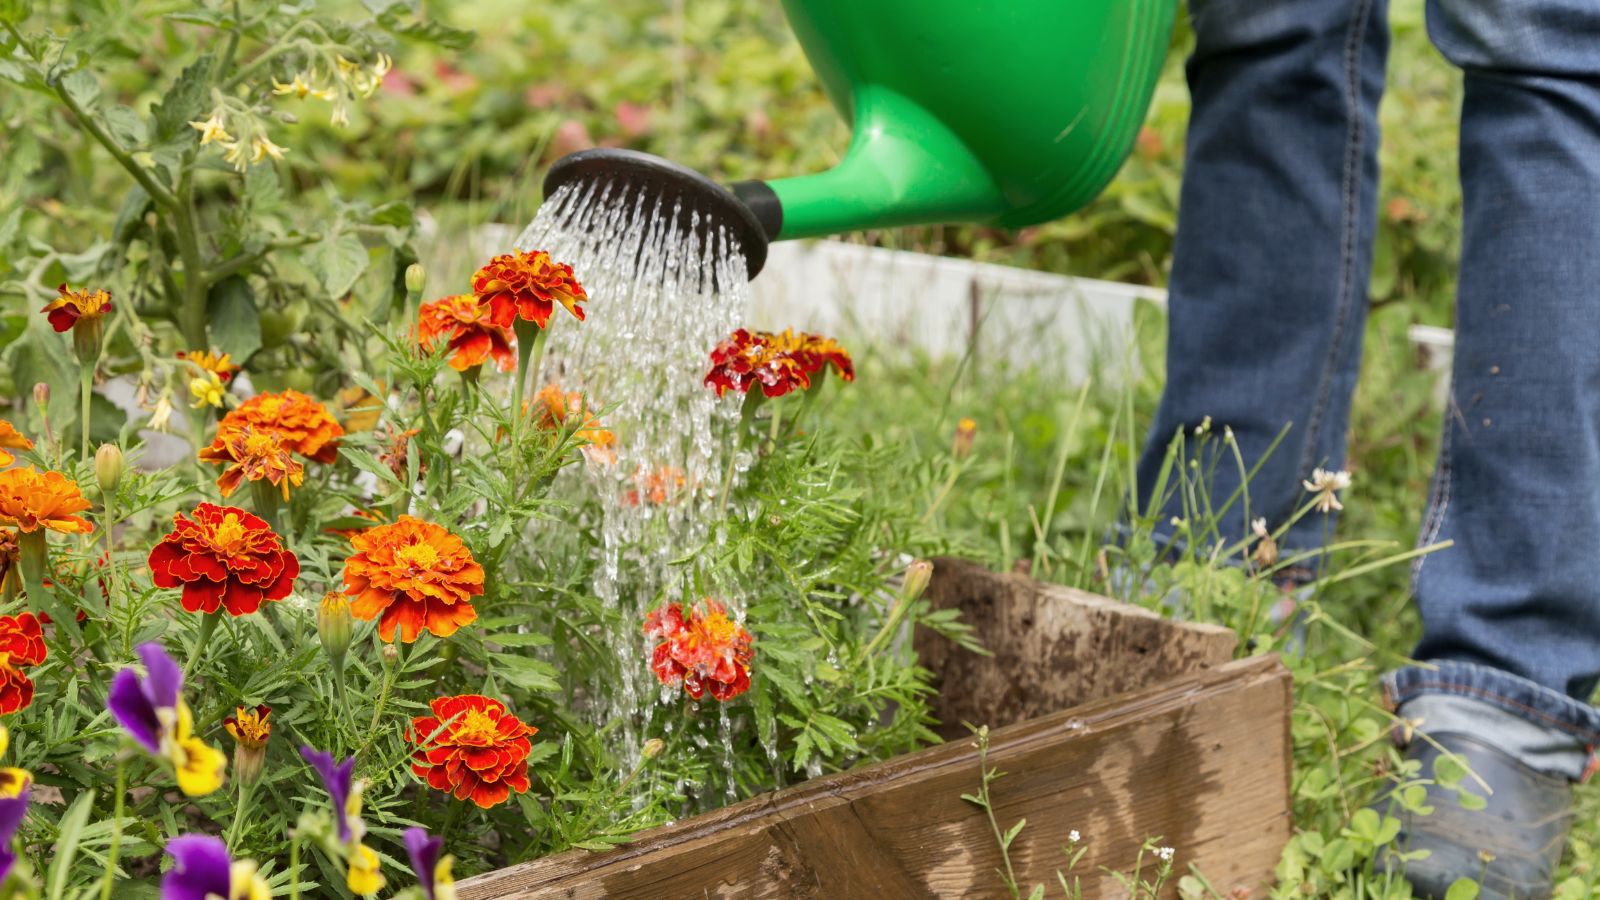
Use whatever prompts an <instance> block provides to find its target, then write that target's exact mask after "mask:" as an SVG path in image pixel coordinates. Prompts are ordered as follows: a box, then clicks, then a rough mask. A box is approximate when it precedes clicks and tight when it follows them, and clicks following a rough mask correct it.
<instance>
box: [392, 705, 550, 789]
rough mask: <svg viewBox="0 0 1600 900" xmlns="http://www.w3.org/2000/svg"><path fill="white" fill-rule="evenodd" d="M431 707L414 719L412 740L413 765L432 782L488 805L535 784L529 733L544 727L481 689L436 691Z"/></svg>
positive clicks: (409, 738)
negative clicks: (449, 692) (520, 717)
mask: <svg viewBox="0 0 1600 900" xmlns="http://www.w3.org/2000/svg"><path fill="white" fill-rule="evenodd" d="M428 707H429V709H431V710H433V715H431V716H417V717H416V718H414V719H412V720H411V727H410V728H409V729H408V730H407V731H406V740H407V741H410V742H411V743H413V744H416V745H418V746H417V749H416V750H415V751H414V752H413V753H412V754H411V771H412V772H414V773H416V775H417V777H418V778H421V779H423V780H425V781H427V782H428V786H429V787H431V788H433V789H434V790H438V791H447V792H449V793H450V794H451V795H452V796H454V797H455V798H456V799H457V800H471V801H472V802H473V803H476V804H478V806H479V807H481V808H483V809H488V808H489V807H491V806H494V805H496V804H498V803H504V802H505V801H506V800H507V799H509V798H510V797H511V792H512V791H516V792H517V793H519V794H521V793H525V792H526V791H527V790H528V789H529V788H530V787H531V786H532V785H531V783H530V782H529V780H528V754H529V753H530V752H531V751H532V750H533V744H532V742H531V741H529V740H528V738H530V737H532V736H533V735H535V734H538V733H539V729H537V728H534V727H533V726H532V725H525V724H523V723H522V722H521V721H520V720H518V719H517V717H516V716H514V715H512V714H511V713H510V712H509V711H507V710H506V705H505V704H504V703H501V702H500V701H499V700H491V699H489V698H488V697H484V696H481V695H479V694H461V695H460V696H456V697H436V698H434V700H433V702H431V703H429V704H428ZM445 723H449V724H445Z"/></svg>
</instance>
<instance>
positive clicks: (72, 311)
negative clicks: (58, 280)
mask: <svg viewBox="0 0 1600 900" xmlns="http://www.w3.org/2000/svg"><path fill="white" fill-rule="evenodd" d="M56 293H58V294H60V296H59V297H57V298H56V299H54V300H51V301H50V302H49V303H46V304H45V306H44V309H42V310H40V312H43V313H45V318H47V319H48V320H49V321H50V327H51V328H54V329H55V330H56V331H71V330H72V329H73V327H75V326H76V325H77V324H78V321H79V320H80V319H81V320H83V321H84V322H93V321H95V320H97V319H99V318H100V317H101V316H103V315H105V314H106V313H108V312H111V294H110V293H108V292H106V291H91V290H88V289H84V290H81V291H74V290H70V289H68V288H67V286H66V285H64V284H63V285H61V286H60V287H58V288H56Z"/></svg>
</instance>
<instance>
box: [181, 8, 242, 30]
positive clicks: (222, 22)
mask: <svg viewBox="0 0 1600 900" xmlns="http://www.w3.org/2000/svg"><path fill="white" fill-rule="evenodd" d="M166 18H167V19H168V20H170V21H173V22H190V23H193V24H195V25H209V26H211V27H212V28H222V27H224V26H226V25H231V24H232V23H233V19H232V18H231V17H228V16H224V15H223V14H222V13H220V12H217V11H216V10H211V9H186V10H183V11H181V12H172V13H167V15H166Z"/></svg>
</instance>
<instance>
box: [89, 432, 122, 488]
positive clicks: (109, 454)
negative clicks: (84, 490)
mask: <svg viewBox="0 0 1600 900" xmlns="http://www.w3.org/2000/svg"><path fill="white" fill-rule="evenodd" d="M94 477H95V479H96V480H97V481H99V482H100V491H101V493H106V494H109V493H111V492H112V491H114V490H116V489H117V485H118V484H119V483H121V481H122V448H121V447H118V446H117V445H116V444H101V445H100V449H98V450H96V451H95V452H94Z"/></svg>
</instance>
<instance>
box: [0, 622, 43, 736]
mask: <svg viewBox="0 0 1600 900" xmlns="http://www.w3.org/2000/svg"><path fill="white" fill-rule="evenodd" d="M46 655H47V651H46V650H45V646H44V630H43V629H42V628H40V627H39V620H38V619H36V618H34V615H33V613H30V612H25V613H23V614H21V615H18V616H0V715H4V714H6V713H14V712H16V711H17V710H19V709H25V708H27V706H28V705H29V704H30V703H32V702H33V680H32V679H30V678H29V677H28V676H27V674H26V673H24V672H23V671H22V668H23V667H24V666H36V665H38V664H39V663H42V662H44V659H45V656H46Z"/></svg>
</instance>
